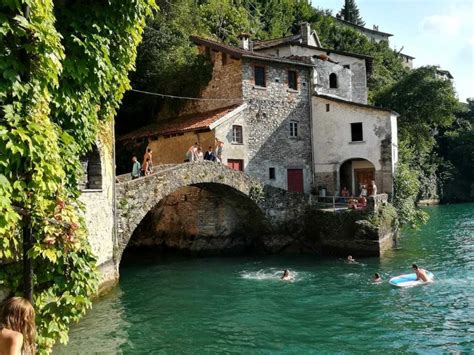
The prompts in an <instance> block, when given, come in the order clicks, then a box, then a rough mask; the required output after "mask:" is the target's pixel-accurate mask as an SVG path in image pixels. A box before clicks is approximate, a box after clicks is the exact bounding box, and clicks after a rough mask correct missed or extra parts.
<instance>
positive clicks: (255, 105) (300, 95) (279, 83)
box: [242, 60, 312, 193]
mask: <svg viewBox="0 0 474 355" xmlns="http://www.w3.org/2000/svg"><path fill="white" fill-rule="evenodd" d="M255 65H259V66H264V67H265V69H266V87H259V86H256V85H255V81H254V67H255ZM289 69H291V70H295V71H296V72H297V77H298V89H297V90H292V89H289V88H288V81H287V80H288V79H287V78H288V70H289ZM242 70H243V82H242V85H243V96H244V100H246V102H248V105H249V108H248V109H247V111H246V120H247V127H248V131H249V133H248V159H249V162H248V169H247V170H246V171H247V172H248V173H249V174H250V175H252V176H255V177H256V178H257V179H259V180H260V181H262V182H264V183H265V184H268V185H271V186H275V187H279V188H282V189H287V184H288V182H287V169H302V170H303V178H304V191H305V192H306V193H309V192H310V190H311V182H312V173H311V164H312V158H311V127H310V95H309V90H310V88H309V87H310V82H309V75H310V70H309V69H308V68H306V67H304V66H298V65H292V66H290V65H287V64H286V65H285V64H274V63H272V65H266V64H265V63H264V62H259V61H251V60H245V61H244V63H243V68H242ZM290 122H296V123H297V124H298V135H297V137H290ZM272 167H273V168H275V173H276V176H275V179H274V180H272V179H270V178H269V168H272Z"/></svg>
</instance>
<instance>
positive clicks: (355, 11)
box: [340, 0, 365, 27]
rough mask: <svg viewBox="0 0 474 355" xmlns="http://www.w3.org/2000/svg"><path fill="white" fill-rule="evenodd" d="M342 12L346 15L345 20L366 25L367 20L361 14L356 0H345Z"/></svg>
mask: <svg viewBox="0 0 474 355" xmlns="http://www.w3.org/2000/svg"><path fill="white" fill-rule="evenodd" d="M340 14H341V15H344V20H345V21H348V22H351V23H353V24H355V25H359V26H362V27H363V26H365V22H364V20H362V17H361V16H360V14H359V8H358V7H357V4H356V2H355V0H345V2H344V5H343V6H342V9H341V12H340Z"/></svg>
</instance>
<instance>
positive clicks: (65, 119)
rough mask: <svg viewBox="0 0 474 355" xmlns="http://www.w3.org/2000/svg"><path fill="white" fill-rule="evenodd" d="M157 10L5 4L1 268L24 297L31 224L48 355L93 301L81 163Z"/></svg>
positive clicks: (0, 19)
mask: <svg viewBox="0 0 474 355" xmlns="http://www.w3.org/2000/svg"><path fill="white" fill-rule="evenodd" d="M153 7H154V2H153V1H152V0H135V1H128V2H122V1H113V0H110V1H108V2H93V1H87V2H86V3H84V2H69V1H63V2H57V3H55V4H54V6H53V2H52V1H51V0H41V1H39V0H38V1H34V0H31V1H26V0H25V1H13V0H12V1H3V2H2V4H1V5H0V43H2V50H1V52H0V72H1V73H2V78H3V79H2V80H1V81H0V133H1V134H0V209H1V213H0V235H1V239H0V260H2V261H3V262H6V261H8V262H10V263H11V262H13V263H12V264H10V266H9V267H5V268H2V274H1V278H0V282H1V284H2V285H3V286H6V287H7V288H8V289H10V290H11V291H12V292H13V293H15V294H20V293H21V286H22V285H21V280H22V277H21V270H20V268H19V263H18V262H19V261H20V259H21V257H20V255H22V254H21V252H22V250H21V245H22V244H21V233H20V229H21V228H22V227H25V226H26V224H28V225H31V228H32V230H33V237H34V243H33V247H32V249H31V250H29V251H28V254H29V257H30V258H31V259H32V262H33V265H34V270H35V279H34V283H35V289H36V293H35V295H34V300H35V307H36V310H37V315H38V318H37V324H38V331H39V332H38V342H39V349H40V351H41V352H48V351H50V350H51V348H52V345H53V344H54V342H55V340H56V339H57V338H59V339H60V340H61V341H62V342H66V341H67V330H68V327H69V325H70V324H71V323H72V322H75V321H77V320H78V319H79V318H80V317H81V315H82V314H84V312H85V311H86V309H87V308H88V307H90V304H91V302H90V298H91V296H93V295H94V294H95V292H96V287H97V273H96V269H95V259H94V257H93V255H92V252H91V249H90V246H89V245H88V242H87V237H86V231H85V226H84V221H83V219H82V218H81V215H82V212H81V211H80V204H79V201H78V196H79V191H78V188H77V182H78V181H79V178H80V174H81V170H80V164H79V157H80V156H81V155H82V154H84V153H86V152H87V151H88V150H89V149H90V147H91V144H92V143H93V142H94V140H95V139H96V137H97V134H98V133H99V131H100V128H101V127H103V126H104V125H107V124H110V121H111V120H112V119H113V116H114V115H115V113H116V110H117V108H118V105H119V102H120V100H121V98H122V96H123V93H124V91H125V90H127V89H128V88H129V81H128V78H127V76H128V72H129V71H130V70H131V69H132V68H133V65H134V62H135V56H136V47H137V45H138V43H139V41H140V38H141V32H142V30H143V27H144V24H145V23H144V19H145V16H147V15H149V14H150V13H151V10H152V8H153ZM107 122H109V123H107ZM21 211H23V212H24V213H25V214H27V215H28V218H25V217H24V216H22V215H20V212H21Z"/></svg>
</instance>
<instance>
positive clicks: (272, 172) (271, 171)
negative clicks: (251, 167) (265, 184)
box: [268, 168, 275, 180]
mask: <svg viewBox="0 0 474 355" xmlns="http://www.w3.org/2000/svg"><path fill="white" fill-rule="evenodd" d="M268 177H269V178H270V180H275V168H270V169H268Z"/></svg>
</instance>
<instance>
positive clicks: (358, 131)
mask: <svg viewBox="0 0 474 355" xmlns="http://www.w3.org/2000/svg"><path fill="white" fill-rule="evenodd" d="M351 135H352V141H353V142H361V141H363V140H364V135H363V133H362V122H358V123H351Z"/></svg>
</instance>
